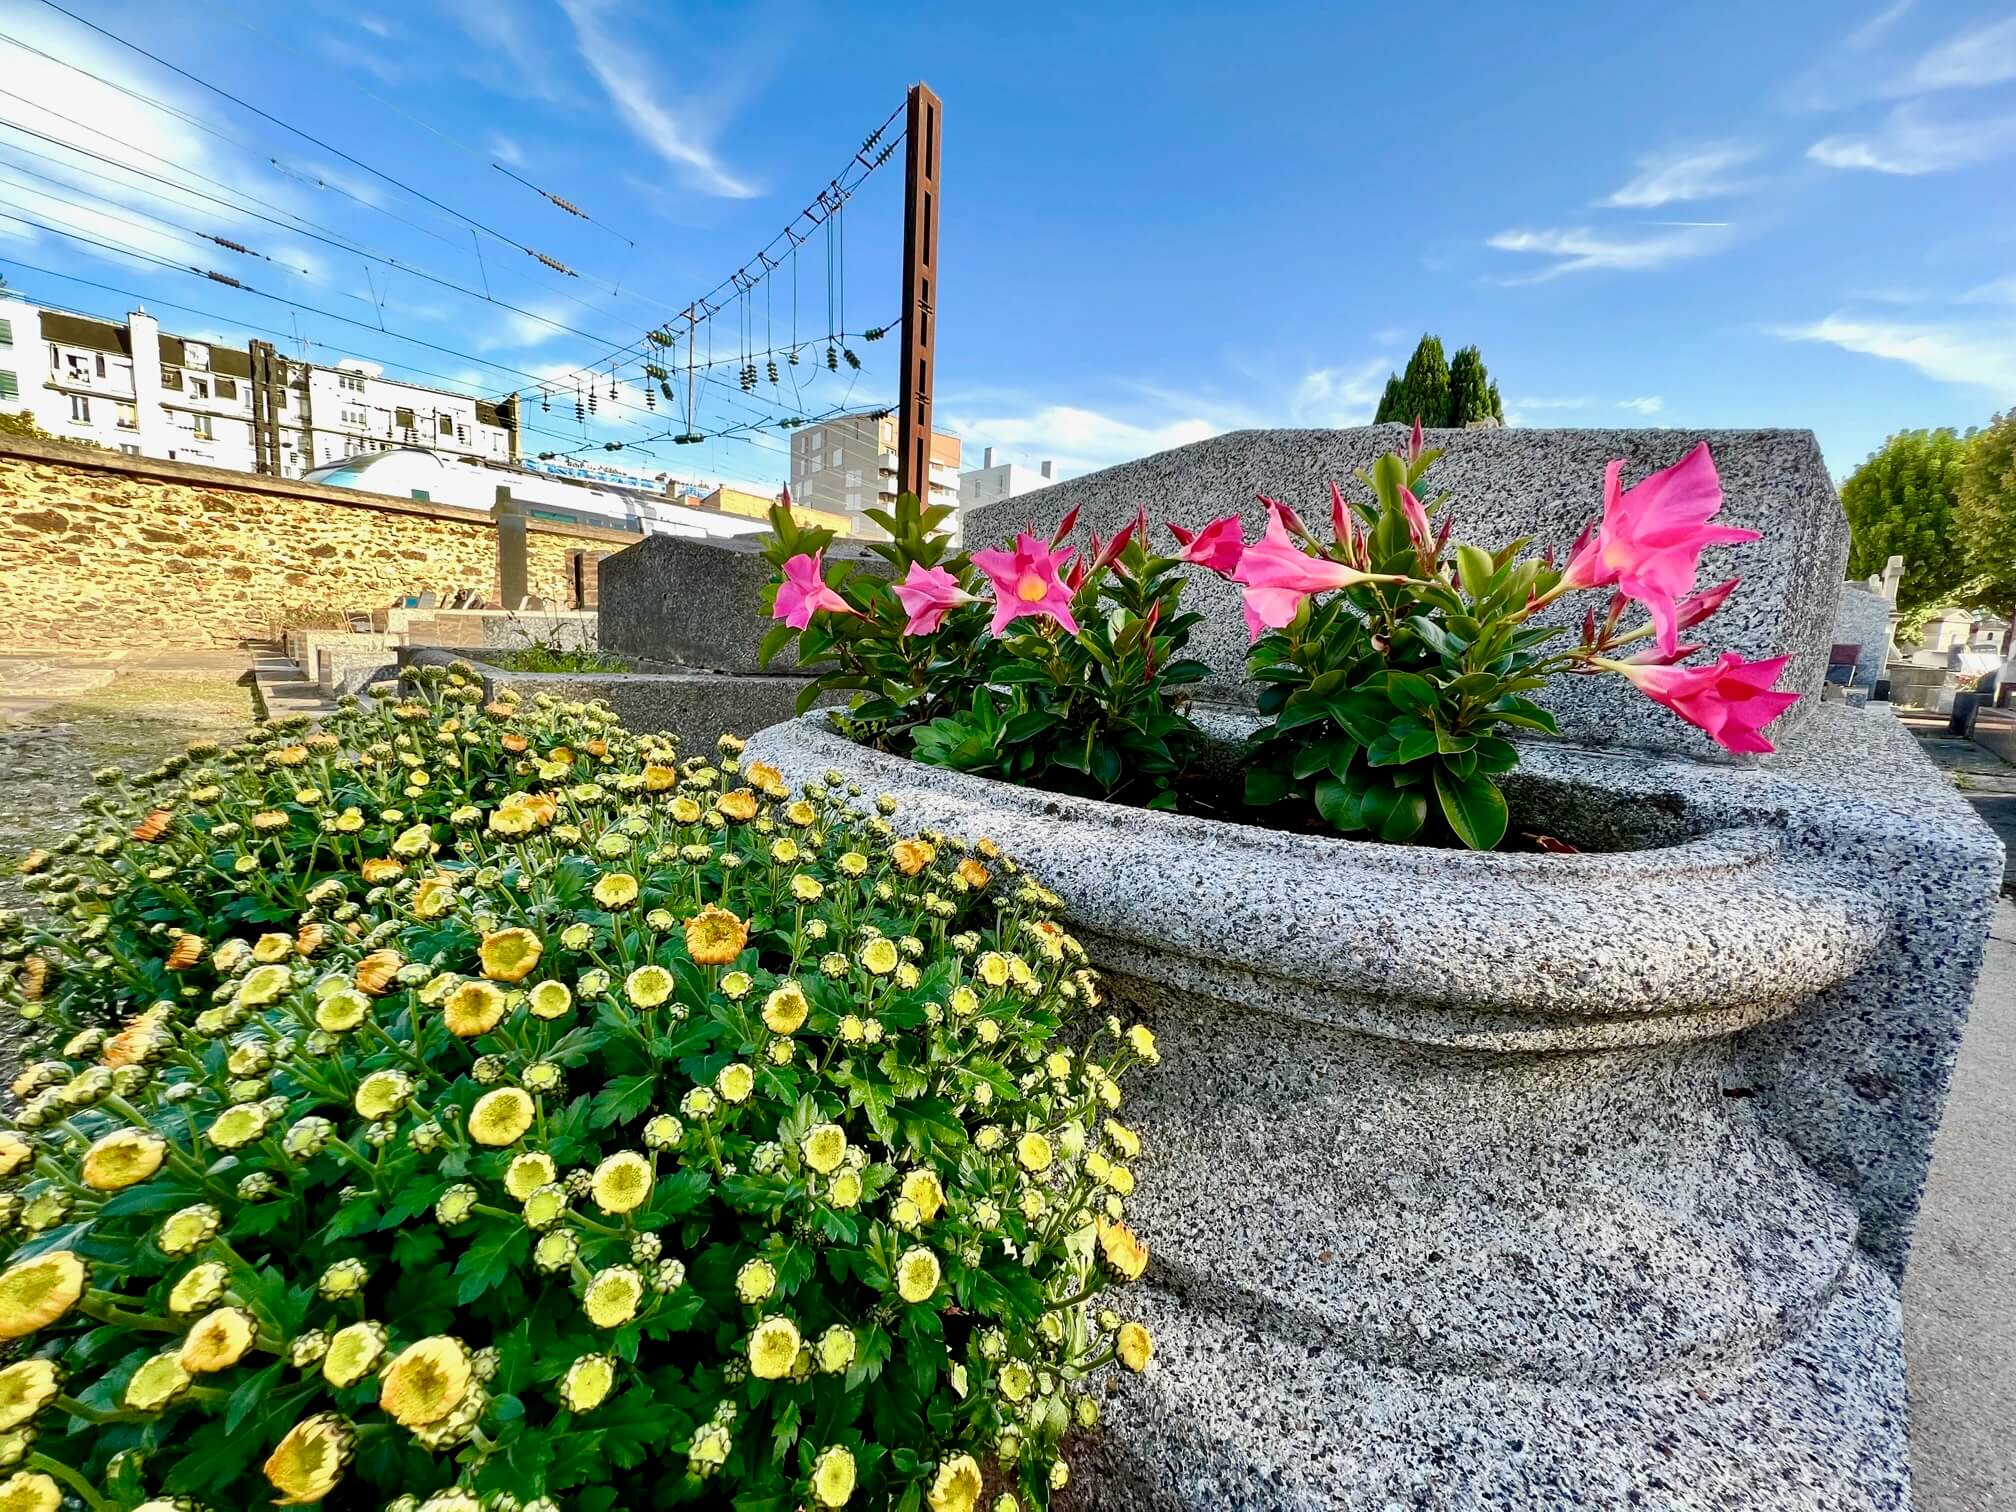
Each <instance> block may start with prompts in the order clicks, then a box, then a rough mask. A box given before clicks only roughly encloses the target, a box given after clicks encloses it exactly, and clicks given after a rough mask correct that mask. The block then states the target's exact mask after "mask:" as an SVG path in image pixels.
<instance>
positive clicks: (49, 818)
mask: <svg viewBox="0 0 2016 1512" xmlns="http://www.w3.org/2000/svg"><path fill="white" fill-rule="evenodd" d="M246 665H247V661H246V659H245V658H244V657H242V656H240V657H206V658H201V659H198V660H196V664H195V665H181V666H176V665H166V666H164V665H160V664H158V663H153V662H148V661H144V660H140V661H124V660H122V661H110V662H105V663H102V664H84V665H78V664H77V663H76V662H74V661H61V660H50V661H28V660H23V659H8V660H6V661H4V662H0V908H12V909H17V910H20V911H22V912H26V913H32V912H34V908H35V905H34V903H33V899H32V895H31V894H29V893H27V892H26V891H24V890H23V889H22V887H21V885H20V878H19V876H18V875H17V874H16V872H15V870H14V868H15V865H16V863H17V862H19V860H20V859H21V857H22V856H23V855H25V854H26V853H27V852H28V851H30V850H32V849H34V848H35V847H36V846H38V845H47V844H48V843H49V842H50V841H52V840H57V839H60V838H61V837H62V836H64V835H65V834H68V833H69V832H70V830H71V828H72V827H73V826H74V823H75V821H76V820H77V819H78V818H79V817H80V816H79V814H78V812H77V802H78V800H79V799H81V798H83V797H84V796H85V795H86V794H87V793H89V792H90V791H91V788H92V784H91V773H92V772H93V771H95V770H96V769H97V768H99V767H102V766H121V767H125V768H126V769H128V770H129V771H139V770H145V769H146V768H148V767H151V766H153V765H154V764H155V763H156V762H159V761H160V760H161V759H162V758H163V757H166V756H170V755H173V754H174V753H175V752H177V751H179V750H181V749H182V748H183V747H184V746H185V745H187V744H188V743H189V742H190V741H192V740H196V739H199V738H201V737H205V736H208V737H212V738H229V737H231V736H234V735H236V734H237V733H238V732H239V731H241V730H243V729H244V728H245V727H246V726H247V725H248V724H249V723H250V722H251V720H252V717H253V706H252V695H251V690H250V689H249V688H248V687H245V686H242V685H241V679H242V678H243V676H244V673H245V667H246ZM10 1018H11V1016H10ZM15 1027H18V1025H16V1024H14V1023H12V1022H10V1023H6V1024H0V1068H4V1067H11V1065H12V1062H13V1059H14V1056H13V1046H12V1043H11V1037H12V1030H13V1029H14V1028H15ZM10 1074H11V1072H10Z"/></svg>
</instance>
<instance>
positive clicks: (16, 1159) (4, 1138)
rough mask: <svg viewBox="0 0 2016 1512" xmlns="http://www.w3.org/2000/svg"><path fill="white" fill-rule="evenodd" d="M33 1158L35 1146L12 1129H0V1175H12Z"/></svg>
mask: <svg viewBox="0 0 2016 1512" xmlns="http://www.w3.org/2000/svg"><path fill="white" fill-rule="evenodd" d="M34 1158H35V1146H33V1145H31V1144H30V1143H28V1141H27V1140H25V1139H23V1138H22V1137H21V1136H20V1135H19V1134H16V1133H15V1132H14V1131H13V1130H12V1129H0V1177H7V1176H12V1175H13V1174H14V1173H15V1172H16V1171H18V1170H20V1169H21V1167H23V1166H25V1165H27V1164H28V1162H29V1161H31V1160H33V1159H34Z"/></svg>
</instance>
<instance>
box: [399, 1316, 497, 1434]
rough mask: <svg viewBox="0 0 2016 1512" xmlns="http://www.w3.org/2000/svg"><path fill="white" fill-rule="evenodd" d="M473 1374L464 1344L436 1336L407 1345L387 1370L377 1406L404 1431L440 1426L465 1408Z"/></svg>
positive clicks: (454, 1339) (446, 1337)
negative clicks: (458, 1408) (433, 1424)
mask: <svg viewBox="0 0 2016 1512" xmlns="http://www.w3.org/2000/svg"><path fill="white" fill-rule="evenodd" d="M474 1374H475V1372H474V1368H473V1366H472V1365H471V1363H470V1360H469V1351H468V1349H467V1348H465V1347H464V1346H463V1343H462V1341H461V1340H460V1339H456V1338H451V1337H449V1336H448V1335H447V1334H436V1335H434V1337H432V1338H429V1339H421V1340H420V1341H419V1342H418V1343H415V1344H409V1345H407V1346H406V1348H405V1349H403V1350H401V1351H400V1353H399V1358H398V1359H396V1360H394V1361H393V1362H392V1363H391V1364H390V1365H388V1366H386V1367H385V1375H384V1378H383V1382H382V1384H381V1385H380V1386H379V1389H378V1405H379V1406H380V1407H382V1408H383V1409H384V1410H385V1411H386V1413H387V1414H388V1415H389V1416H390V1417H391V1418H392V1419H393V1420H394V1421H395V1422H397V1423H398V1424H399V1425H400V1426H401V1427H404V1428H421V1427H425V1426H426V1425H427V1424H429V1423H438V1422H440V1421H441V1420H442V1419H443V1418H445V1417H447V1416H448V1414H450V1413H451V1412H453V1411H454V1410H455V1409H456V1408H457V1407H459V1406H461V1405H462V1399H463V1398H464V1397H465V1396H467V1395H468V1394H469V1383H470V1381H471V1380H472V1379H474Z"/></svg>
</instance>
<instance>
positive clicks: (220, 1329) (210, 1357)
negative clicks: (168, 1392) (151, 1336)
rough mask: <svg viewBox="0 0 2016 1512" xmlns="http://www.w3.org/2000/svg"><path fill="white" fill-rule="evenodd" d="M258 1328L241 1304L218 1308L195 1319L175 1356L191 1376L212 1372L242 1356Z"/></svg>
mask: <svg viewBox="0 0 2016 1512" xmlns="http://www.w3.org/2000/svg"><path fill="white" fill-rule="evenodd" d="M258 1331H259V1325H258V1320H257V1319H255V1318H254V1317H253V1316H252V1314H250V1313H248V1312H246V1311H245V1309H244V1308H242V1307H220V1308H218V1309H217V1310H216V1311H215V1312H211V1313H206V1314H204V1315H203V1316H202V1317H201V1318H199V1319H197V1320H196V1326H195V1327H194V1328H192V1329H190V1330H189V1332H188V1334H187V1336H186V1337H184V1338H183V1340H182V1348H181V1351H180V1352H179V1353H178V1354H177V1355H176V1358H177V1359H178V1360H180V1361H181V1362H182V1368H183V1369H184V1370H186V1371H188V1372H189V1374H191V1375H214V1374H215V1373H216V1372H217V1371H220V1370H229V1369H230V1368H231V1367H232V1366H233V1365H236V1364H237V1363H238V1362H239V1361H240V1360H242V1359H244V1358H245V1352H246V1351H247V1350H249V1349H250V1348H251V1347H252V1344H253V1341H254V1340H255V1339H256V1338H257V1336H258Z"/></svg>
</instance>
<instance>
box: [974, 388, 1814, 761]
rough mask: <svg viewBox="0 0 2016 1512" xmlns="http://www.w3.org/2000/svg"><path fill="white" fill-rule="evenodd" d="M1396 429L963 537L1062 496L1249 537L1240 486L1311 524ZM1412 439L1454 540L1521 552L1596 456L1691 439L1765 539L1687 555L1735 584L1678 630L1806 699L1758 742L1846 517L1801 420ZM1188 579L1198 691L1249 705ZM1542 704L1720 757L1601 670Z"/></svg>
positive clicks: (1221, 453)
mask: <svg viewBox="0 0 2016 1512" xmlns="http://www.w3.org/2000/svg"><path fill="white" fill-rule="evenodd" d="M1406 434H1407V432H1406V428H1405V427H1402V426H1397V425H1385V426H1376V425H1375V426H1365V427H1361V428H1359V429H1356V430H1250V431H1234V432H1231V433H1229V434H1227V435H1222V436H1216V437H1213V438H1212V439H1211V440H1208V441H1199V442H1197V443H1196V444H1194V445H1191V446H1184V447H1178V448H1176V449H1175V450H1173V451H1166V452H1160V453H1158V454H1156V455H1155V456H1152V457H1143V458H1141V459H1140V460H1138V461H1134V462H1125V463H1122V464H1120V465H1119V466H1117V467H1109V468H1106V469H1105V470H1104V471H1101V472H1096V473H1091V474H1089V475H1087V476H1086V477H1083V478H1076V479H1073V480H1072V481H1070V482H1068V483H1062V484H1059V485H1057V486H1055V487H1052V488H1046V489H1039V490H1037V491H1035V492H1033V493H1026V494H1020V495H1018V496H1016V497H1015V498H1012V499H1006V500H1003V501H1001V502H999V503H996V504H989V505H985V506H982V507H981V508H978V509H974V510H971V511H969V512H968V514H967V516H966V522H965V528H966V542H967V544H968V545H969V546H987V545H993V544H997V543H1000V542H1003V541H1006V540H1008V539H1009V538H1011V537H1012V536H1013V535H1014V533H1015V532H1016V531H1017V530H1020V529H1024V528H1026V527H1027V525H1028V523H1029V522H1030V521H1032V520H1033V521H1035V522H1037V523H1038V524H1039V525H1040V526H1042V527H1044V528H1045V529H1047V528H1048V527H1049V526H1050V525H1052V524H1054V523H1055V522H1056V521H1057V520H1059V519H1061V518H1062V517H1063V515H1064V514H1065V512H1066V511H1067V510H1069V509H1071V508H1072V507H1073V506H1074V505H1082V506H1083V513H1082V514H1081V516H1080V524H1081V529H1084V528H1089V529H1091V530H1095V531H1097V532H1099V533H1100V534H1101V535H1110V534H1111V533H1112V532H1113V531H1115V530H1117V529H1118V528H1119V527H1120V526H1122V525H1123V524H1125V523H1126V522H1127V521H1129V520H1131V519H1133V518H1134V515H1135V511H1136V510H1137V509H1139V508H1140V507H1141V506H1142V505H1143V504H1146V505H1147V506H1148V507H1149V510H1150V515H1151V519H1152V520H1153V521H1154V529H1155V536H1154V540H1155V544H1156V545H1157V546H1158V547H1160V548H1162V549H1173V543H1172V542H1171V540H1170V538H1169V536H1168V535H1167V534H1166V532H1165V531H1164V530H1163V529H1162V525H1163V522H1165V521H1168V520H1174V521H1176V522H1177V523H1179V524H1184V525H1190V526H1195V525H1198V524H1201V523H1202V522H1204V521H1205V520H1207V519H1210V518H1213V517H1215V516H1218V515H1224V514H1230V513H1234V512H1237V513H1238V514H1240V515H1241V516H1242V517H1243V519H1244V520H1245V523H1246V533H1247V536H1248V538H1249V539H1252V538H1256V537H1257V536H1258V534H1259V532H1260V530H1261V529H1262V528H1263V526H1264V523H1265V521H1264V518H1263V516H1264V511H1263V510H1262V508H1261V506H1260V505H1259V504H1258V503H1257V502H1256V500H1255V498H1254V496H1255V494H1256V493H1264V494H1268V495H1271V496H1272V497H1274V498H1277V499H1279V500H1281V501H1282V502H1283V503H1286V504H1289V505H1291V506H1293V507H1295V508H1296V509H1298V510H1299V511H1301V512H1302V514H1303V515H1304V517H1305V518H1307V519H1310V520H1311V521H1326V520H1327V519H1328V518H1329V513H1330V505H1329V498H1330V484H1331V482H1332V481H1335V482H1336V483H1337V484H1339V485H1340V486H1341V487H1342V488H1343V489H1344V490H1345V492H1346V493H1347V494H1348V495H1350V496H1353V497H1356V498H1359V499H1364V498H1366V497H1367V496H1368V493H1369V491H1368V490H1367V489H1366V488H1365V487H1364V486H1363V485H1362V484H1360V483H1358V482H1357V481H1356V478H1355V477H1354V474H1356V473H1358V472H1360V471H1362V470H1364V469H1366V468H1369V467H1370V466H1371V465H1372V463H1373V462H1374V461H1375V460H1376V459H1377V458H1378V457H1379V456H1380V455H1381V454H1383V453H1385V452H1389V451H1391V450H1393V449H1394V448H1395V447H1396V446H1398V445H1400V444H1402V442H1404V440H1405V438H1406ZM1428 439H1429V443H1430V444H1431V445H1434V446H1439V447H1441V448H1443V449H1444V450H1443V455H1442V457H1441V459H1440V460H1439V461H1437V462H1436V464H1435V465H1434V467H1433V469H1431V470H1430V472H1429V473H1428V475H1427V483H1428V484H1429V485H1430V487H1431V489H1432V491H1433V492H1434V493H1437V494H1439V493H1444V492H1446V493H1449V494H1450V495H1451V496H1452V498H1453V508H1454V510H1455V515H1456V534H1457V536H1458V537H1459V538H1462V539H1467V540H1471V541H1474V542H1476V543H1477V544H1478V545H1482V546H1486V547H1490V548H1496V547H1499V546H1503V545H1505V544H1507V543H1508V542H1510V541H1512V540H1515V539H1517V538H1519V537H1522V536H1531V537H1533V539H1534V545H1533V548H1532V549H1533V550H1535V551H1538V550H1539V549H1540V548H1541V547H1542V546H1544V545H1546V544H1548V543H1552V544H1553V545H1554V547H1555V549H1556V551H1557V553H1561V552H1565V551H1566V549H1567V547H1568V545H1569V544H1570V542H1572V541H1573V540H1574V538H1575V536H1576V535H1577V533H1579V532H1580V531H1581V529H1582V527H1583V526H1584V525H1585V524H1587V523H1588V522H1589V521H1591V520H1593V519H1595V518H1596V517H1597V516H1598V515H1599V514H1600V513H1601V512H1602V505H1603V469H1604V464H1605V463H1606V462H1608V461H1609V460H1610V459H1611V458H1612V457H1622V458H1623V459H1624V461H1625V464H1626V465H1625V471H1624V482H1625V486H1626V487H1629V486H1630V485H1631V484H1633V483H1635V482H1637V481H1638V480H1639V479H1641V478H1643V477H1644V476H1645V475H1646V474H1647V473H1650V472H1652V471H1654V470H1656V469H1658V468H1661V467H1665V466H1668V465H1670V464H1672V463H1674V462H1677V461H1678V460H1679V459H1680V458H1681V456H1683V455H1684V454H1685V453H1686V452H1687V451H1688V450H1689V449H1690V448H1691V447H1692V446H1693V445H1694V444H1695V443H1696V442H1697V441H1700V440H1706V441H1707V442H1708V443H1709V445H1710V446H1711V447H1712V448H1713V451H1714V456H1715V465H1716V468H1717V470H1718V472H1719V473H1720V475H1721V479H1722V487H1723V491H1724V494H1725V496H1726V503H1725V505H1724V507H1723V510H1722V512H1721V514H1720V515H1719V516H1718V517H1717V521H1718V523H1721V524H1729V525H1741V526H1748V527H1749V528H1751V529H1754V530H1761V531H1763V532H1765V536H1764V539H1763V540H1761V541H1757V542H1753V543H1751V544H1749V545H1745V546H1737V547H1717V548H1714V549H1711V550H1710V551H1709V552H1708V553H1707V554H1706V555H1705V556H1704V558H1703V559H1702V563H1701V575H1700V582H1701V584H1702V586H1703V587H1706V586H1708V585H1710V584H1712V583H1715V582H1717V581H1719V580H1720V579H1722V578H1726V577H1737V576H1740V577H1741V578H1742V585H1741V586H1740V587H1739V588H1738V589H1737V590H1736V592H1735V594H1734V595H1732V596H1731V598H1730V599H1729V602H1728V603H1727V604H1726V605H1725V606H1724V607H1723V609H1722V610H1721V612H1720V613H1719V614H1717V615H1716V616H1715V617H1714V618H1713V619H1711V620H1709V621H1708V622H1707V623H1706V624H1704V625H1702V626H1701V627H1700V628H1699V629H1698V630H1696V631H1693V632H1690V634H1689V636H1688V639H1689V640H1690V641H1694V642H1696V643H1698V644H1700V645H1702V646H1703V647H1704V648H1705V652H1704V656H1703V657H1702V658H1699V659H1703V660H1705V659H1706V657H1707V656H1712V655H1714V654H1715V653H1718V652H1721V651H1737V652H1740V653H1742V654H1743V655H1744V656H1747V657H1750V658H1752V659H1756V660H1761V659H1763V658H1766V657H1772V656H1777V655H1779V654H1781V653H1784V652H1790V653H1791V655H1792V664H1791V666H1790V667H1789V668H1788V669H1787V671H1786V675H1785V676H1784V677H1783V678H1782V679H1781V680H1780V683H1779V686H1780V687H1781V688H1785V689H1788V690H1790V691H1793V692H1798V693H1802V694H1806V695H1808V697H1806V698H1804V699H1802V701H1801V702H1800V703H1798V704H1795V705H1794V706H1793V708H1792V709H1791V710H1790V711H1789V712H1788V713H1787V714H1786V715H1785V716H1784V717H1783V718H1781V719H1780V720H1779V722H1778V723H1777V724H1776V725H1775V726H1774V727H1773V730H1774V738H1775V736H1776V735H1777V734H1782V733H1785V732H1788V731H1790V730H1792V729H1794V728H1796V727H1797V726H1798V724H1799V723H1800V722H1801V721H1802V720H1804V719H1805V718H1806V717H1807V714H1808V712H1809V711H1810V708H1811V706H1812V705H1813V704H1814V703H1816V702H1817V701H1818V694H1819V691H1820V686H1821V683H1822V680H1823V678H1824V676H1825V673H1826V669H1827V652H1828V648H1829V647H1830V646H1831V645H1832V644H1833V643H1834V641H1835V639H1836V637H1835V635H1834V618H1835V606H1836V602H1837V600H1838V599H1839V596H1840V592H1841V580H1842V574H1843V571H1844V569H1845V568H1846V566H1847V558H1848V524H1847V520H1846V518H1845V517H1844V516H1843V514H1842V512H1841V504H1840V500H1839V498H1838V497H1837V496H1836V494H1835V492H1834V485H1833V483H1832V482H1831V481H1830V479H1829V478H1828V475H1827V469H1826V465H1825V463H1824V462H1823V461H1822V459H1821V456H1820V448H1819V444H1818V443H1817V442H1816V441H1815V440H1814V438H1813V435H1812V433H1811V432H1810V431H1783V430H1749V431H1693V430H1686V431H1682V430H1614V431H1613V430H1528V429H1525V428H1523V427H1515V428H1511V429H1494V430H1454V431H1431V432H1430V433H1429V437H1428ZM1192 585H1193V586H1192V587H1191V589H1190V590H1188V591H1186V593H1185V594H1184V606H1185V607H1186V608H1196V609H1199V610H1202V611H1203V612H1204V614H1205V620H1204V623H1203V624H1201V625H1200V626H1199V627H1198V628H1197V630H1196V631H1195V632H1194V633H1193V636H1192V640H1191V650H1190V654H1191V655H1193V656H1197V657H1200V658H1201V659H1202V660H1204V661H1205V662H1207V663H1208V664H1209V665H1210V666H1211V667H1212V669H1213V675H1212V677H1211V678H1210V679H1209V680H1208V682H1207V683H1206V684H1205V685H1204V693H1205V696H1216V697H1219V698H1222V699H1227V700H1236V701H1250V699H1251V697H1252V696H1253V693H1254V691H1255V689H1254V686H1253V685H1252V684H1250V683H1249V682H1248V680H1247V678H1246V669H1245V658H1246V647H1247V634H1246V629H1245V626H1244V624H1243V623H1242V621H1241V616H1240V614H1239V611H1238V597H1239V596H1238V590H1237V589H1236V588H1235V587H1234V586H1232V585H1231V584H1228V583H1225V582H1223V581H1222V580H1220V579H1218V578H1217V577H1215V576H1213V575H1212V574H1209V573H1205V572H1201V571H1200V572H1196V573H1193V574H1192ZM1592 597H1593V596H1592V595H1586V594H1585V595H1572V594H1571V595H1569V596H1568V597H1566V598H1564V599H1563V600H1562V601H1561V602H1559V603H1557V604H1555V605H1553V606H1552V607H1551V609H1550V610H1549V611H1547V613H1546V616H1545V617H1546V619H1548V620H1549V621H1551V622H1555V623H1560V624H1564V625H1565V624H1569V623H1571V622H1573V621H1576V620H1579V619H1580V617H1581V615H1582V613H1583V611H1584V609H1585V608H1586V607H1587V605H1588V604H1589V602H1590V601H1591V599H1592ZM1535 696H1536V697H1542V695H1538V694H1536V695H1535ZM1543 701H1544V702H1546V703H1547V704H1548V706H1549V708H1551V709H1552V711H1553V713H1554V715H1555V717H1556V718H1557V719H1558V720H1559V721H1560V724H1561V731H1562V734H1563V735H1564V736H1566V737H1567V738H1568V739H1570V740H1573V741H1576V742H1578V743H1582V744H1587V745H1598V746H1634V747H1641V748H1648V749H1657V750H1670V751H1678V752H1682V753H1685V754H1688V755H1693V756H1704V757H1710V758H1717V759H1719V758H1720V752H1719V751H1718V749H1717V748H1716V747H1715V746H1714V745H1713V744H1712V743H1711V742H1710V741H1709V740H1708V739H1707V737H1706V736H1704V735H1702V734H1701V733H1700V732H1699V731H1697V730H1695V729H1693V728H1692V727H1691V726H1689V725H1686V724H1684V723H1682V722H1681V721H1680V720H1677V719H1675V718H1673V717H1672V716H1671V715H1670V714H1668V713H1667V712H1666V711H1665V710H1663V709H1661V708H1659V707H1657V706H1656V705H1654V704H1653V703H1652V702H1651V701H1650V700H1649V699H1646V698H1645V697H1643V696H1642V695H1641V694H1639V693H1638V692H1637V691H1636V690H1635V689H1632V688H1630V687H1628V686H1626V685H1624V684H1623V682H1622V681H1621V680H1620V679H1617V678H1611V677H1567V678H1561V679H1558V680H1557V681H1556V683H1555V684H1554V686H1553V687H1552V688H1550V689H1548V690H1547V692H1546V694H1545V695H1544V697H1543Z"/></svg>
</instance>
